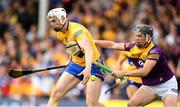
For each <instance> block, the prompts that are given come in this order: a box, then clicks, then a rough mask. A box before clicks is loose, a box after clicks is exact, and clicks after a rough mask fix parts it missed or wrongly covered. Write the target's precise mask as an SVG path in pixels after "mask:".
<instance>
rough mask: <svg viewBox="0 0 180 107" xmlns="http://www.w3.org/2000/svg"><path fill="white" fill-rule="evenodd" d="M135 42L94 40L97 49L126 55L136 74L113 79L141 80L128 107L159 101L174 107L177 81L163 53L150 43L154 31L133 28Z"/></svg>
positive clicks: (117, 74)
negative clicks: (158, 99) (125, 77)
mask: <svg viewBox="0 0 180 107" xmlns="http://www.w3.org/2000/svg"><path fill="white" fill-rule="evenodd" d="M134 31H135V32H134V33H135V41H134V42H132V43H115V42H112V41H107V40H96V41H95V44H96V45H97V46H100V47H104V48H110V49H117V50H120V51H129V52H130V59H131V60H132V62H133V64H134V65H135V66H136V68H137V69H136V70H129V71H128V70H124V71H122V70H118V71H114V72H113V73H112V75H113V76H114V77H115V78H119V77H121V76H135V77H142V82H143V85H142V86H141V87H140V88H139V89H138V90H137V91H136V93H135V94H134V95H133V97H132V98H131V99H130V100H129V102H128V106H145V105H147V104H149V103H151V102H152V101H154V100H156V98H157V97H160V98H161V99H162V101H163V103H164V106H176V104H177V81H176V78H175V76H174V74H173V72H172V71H171V69H170V68H169V66H168V64H167V61H166V58H165V56H164V54H163V52H162V50H161V49H160V48H159V46H157V45H156V44H154V43H153V41H152V36H153V28H152V27H151V26H149V25H144V24H140V25H136V26H135V28H134Z"/></svg>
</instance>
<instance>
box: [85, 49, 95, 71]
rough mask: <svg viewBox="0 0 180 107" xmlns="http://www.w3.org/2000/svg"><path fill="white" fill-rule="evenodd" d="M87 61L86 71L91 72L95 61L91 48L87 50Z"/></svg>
mask: <svg viewBox="0 0 180 107" xmlns="http://www.w3.org/2000/svg"><path fill="white" fill-rule="evenodd" d="M85 60H86V69H88V70H89V71H91V66H92V61H93V51H92V48H91V47H90V46H88V47H87V48H86V49H85Z"/></svg>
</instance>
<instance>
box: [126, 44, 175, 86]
mask: <svg viewBox="0 0 180 107" xmlns="http://www.w3.org/2000/svg"><path fill="white" fill-rule="evenodd" d="M124 48H125V50H126V51H130V55H129V58H131V60H132V61H133V63H134V65H135V66H136V68H137V69H138V68H142V67H143V66H144V63H145V61H146V60H155V61H157V63H156V65H155V66H154V68H153V69H152V70H151V71H150V73H149V74H148V75H147V76H145V77H142V81H143V84H144V85H158V84H161V83H164V82H166V81H167V80H169V79H170V78H171V77H172V76H173V75H174V74H173V72H172V71H171V69H170V68H169V66H168V64H167V61H166V58H165V56H164V54H163V53H162V50H161V49H160V48H159V47H158V46H157V45H155V44H154V43H153V42H151V43H150V44H149V45H148V46H147V47H146V48H143V49H139V48H138V47H137V45H136V44H135V43H125V45H124Z"/></svg>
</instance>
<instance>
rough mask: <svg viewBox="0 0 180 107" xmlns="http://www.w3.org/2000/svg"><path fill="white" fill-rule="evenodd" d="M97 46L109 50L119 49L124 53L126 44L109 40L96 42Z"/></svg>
mask: <svg viewBox="0 0 180 107" xmlns="http://www.w3.org/2000/svg"><path fill="white" fill-rule="evenodd" d="M94 42H95V44H96V45H97V46H100V47H103V48H109V49H117V50H120V51H124V50H125V49H124V43H116V42H113V41H108V40H94Z"/></svg>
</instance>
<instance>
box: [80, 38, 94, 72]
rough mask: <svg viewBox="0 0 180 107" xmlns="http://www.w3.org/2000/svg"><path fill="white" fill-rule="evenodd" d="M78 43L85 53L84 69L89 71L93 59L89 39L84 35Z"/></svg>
mask: <svg viewBox="0 0 180 107" xmlns="http://www.w3.org/2000/svg"><path fill="white" fill-rule="evenodd" d="M78 43H79V44H80V47H81V48H82V49H83V50H84V53H85V61H86V67H85V69H88V70H89V71H91V66H92V61H93V50H92V47H91V45H90V42H89V39H88V38H87V37H86V36H84V37H83V38H82V39H81V40H80V41H78Z"/></svg>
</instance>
